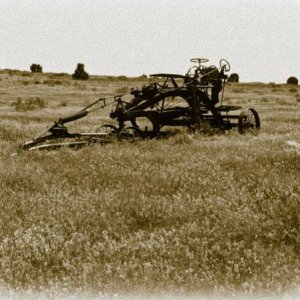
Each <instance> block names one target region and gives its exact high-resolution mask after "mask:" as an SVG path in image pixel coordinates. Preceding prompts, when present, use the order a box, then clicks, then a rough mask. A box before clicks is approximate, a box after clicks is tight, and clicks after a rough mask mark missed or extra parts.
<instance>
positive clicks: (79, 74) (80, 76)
mask: <svg viewBox="0 0 300 300" xmlns="http://www.w3.org/2000/svg"><path fill="white" fill-rule="evenodd" d="M72 77H73V79H75V80H88V79H89V77H90V76H89V74H88V73H87V72H85V70H84V64H77V68H76V70H75V72H74V74H73V75H72Z"/></svg>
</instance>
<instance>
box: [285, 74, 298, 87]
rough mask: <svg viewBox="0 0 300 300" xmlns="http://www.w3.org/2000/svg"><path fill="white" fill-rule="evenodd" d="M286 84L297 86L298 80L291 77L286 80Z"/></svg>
mask: <svg viewBox="0 0 300 300" xmlns="http://www.w3.org/2000/svg"><path fill="white" fill-rule="evenodd" d="M286 83H287V84H294V85H298V79H297V78H296V77H294V76H291V77H289V78H288V80H287V81H286Z"/></svg>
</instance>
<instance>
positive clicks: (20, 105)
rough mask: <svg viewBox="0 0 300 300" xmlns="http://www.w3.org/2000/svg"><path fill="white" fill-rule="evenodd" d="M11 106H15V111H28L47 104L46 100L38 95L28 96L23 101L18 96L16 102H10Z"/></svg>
mask: <svg viewBox="0 0 300 300" xmlns="http://www.w3.org/2000/svg"><path fill="white" fill-rule="evenodd" d="M12 106H14V107H15V109H16V111H28V110H34V109H36V108H45V107H46V106H47V102H46V101H44V100H43V99H41V98H39V97H36V98H29V99H26V100H25V101H23V99H22V98H21V97H19V98H18V100H17V101H16V102H13V103H12Z"/></svg>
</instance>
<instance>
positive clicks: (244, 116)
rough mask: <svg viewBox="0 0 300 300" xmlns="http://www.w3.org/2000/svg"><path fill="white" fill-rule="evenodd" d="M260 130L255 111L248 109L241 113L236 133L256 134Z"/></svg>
mask: <svg viewBox="0 0 300 300" xmlns="http://www.w3.org/2000/svg"><path fill="white" fill-rule="evenodd" d="M259 129H260V119H259V116H258V113H257V111H256V110H255V109H253V108H249V109H247V110H246V111H242V112H241V114H240V116H239V120H238V131H239V133H241V134H243V133H245V132H246V131H252V132H257V131H258V130H259Z"/></svg>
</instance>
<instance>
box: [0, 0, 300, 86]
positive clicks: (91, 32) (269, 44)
mask: <svg viewBox="0 0 300 300" xmlns="http://www.w3.org/2000/svg"><path fill="white" fill-rule="evenodd" d="M0 41H1V50H0V69H5V68H9V69H19V70H29V68H30V65H31V64H32V63H39V64H41V65H42V66H43V71H45V72H65V73H70V74H71V73H73V72H74V70H75V68H76V65H77V63H83V64H84V65H85V69H86V71H87V72H88V73H89V74H94V75H127V76H139V75H142V74H147V75H149V74H151V73H158V72H165V73H178V74H185V73H186V71H187V69H188V68H189V67H190V66H192V63H190V58H193V57H204V58H209V59H210V63H209V64H214V65H218V63H219V60H220V59H221V58H225V59H227V60H228V61H229V62H230V64H231V71H230V72H229V73H232V72H236V73H238V74H239V75H240V80H241V81H242V82H253V81H259V82H276V83H284V82H286V79H287V78H288V77H289V76H296V77H297V78H298V79H300V0H253V1H252V0H248V1H246V0H205V1H204V0H0Z"/></svg>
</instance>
